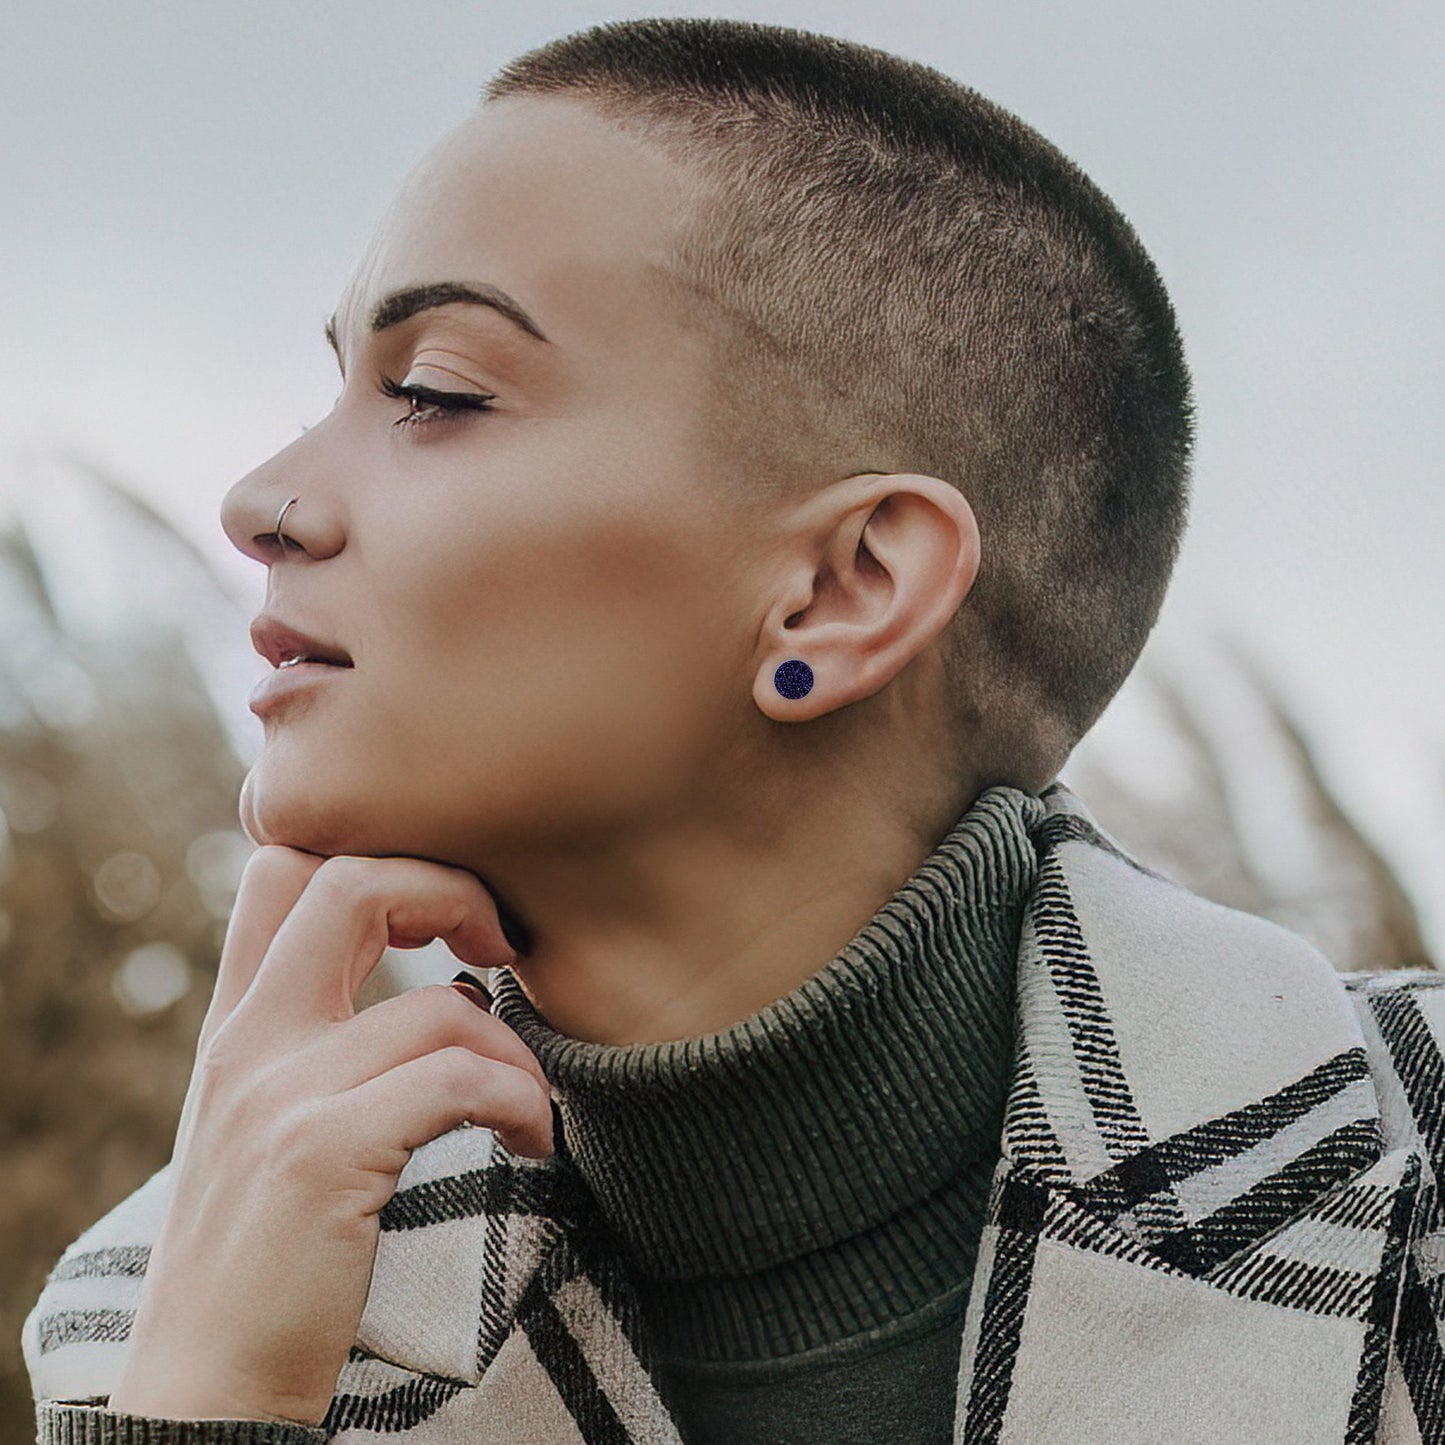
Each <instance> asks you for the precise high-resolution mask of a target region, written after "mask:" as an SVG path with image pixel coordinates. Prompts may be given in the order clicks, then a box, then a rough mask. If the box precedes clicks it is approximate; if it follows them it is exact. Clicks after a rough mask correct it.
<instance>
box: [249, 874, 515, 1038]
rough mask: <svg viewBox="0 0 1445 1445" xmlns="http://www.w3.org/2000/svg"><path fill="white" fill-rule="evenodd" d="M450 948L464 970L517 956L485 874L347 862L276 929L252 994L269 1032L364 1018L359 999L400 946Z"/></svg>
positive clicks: (317, 882) (252, 1006)
mask: <svg viewBox="0 0 1445 1445" xmlns="http://www.w3.org/2000/svg"><path fill="white" fill-rule="evenodd" d="M398 938H399V939H404V940H411V942H410V943H409V945H408V946H410V947H417V946H419V945H418V943H417V942H416V940H418V939H420V940H422V941H424V942H430V941H431V940H432V939H441V940H442V942H443V943H445V944H446V945H447V947H448V948H450V949H451V951H452V952H453V953H454V954H455V955H456V956H457V957H458V958H459V959H461V960H462V962H464V963H468V964H471V965H472V966H473V967H474V968H490V967H493V966H495V965H497V964H501V963H506V962H509V961H510V960H512V959H514V958H515V957H516V950H515V949H514V948H513V947H512V946H511V944H509V943H508V942H507V940H506V938H505V937H504V936H503V934H502V930H501V925H500V924H499V923H498V921H497V909H496V905H495V903H493V901H492V897H491V895H490V894H489V893H488V892H487V890H486V889H485V888H484V887H483V886H482V884H481V882H480V880H479V879H478V878H477V876H476V874H474V873H470V872H468V871H467V870H466V869H464V868H454V867H452V866H450V865H449V864H445V863H434V862H431V861H429V860H426V859H420V858H408V857H397V858H366V857H358V856H354V855H351V854H341V855H339V856H337V857H333V858H327V859H326V860H324V862H323V863H322V864H321V866H320V867H319V868H317V869H316V871H315V872H314V874H313V875H312V877H311V880H310V882H308V883H307V885H306V887H305V889H304V891H303V892H302V894H301V896H300V898H298V899H297V900H296V903H295V905H294V906H293V907H292V909H291V911H290V912H289V913H288V914H287V915H286V917H285V919H284V920H283V921H282V923H281V926H280V927H279V928H278V929H277V930H276V934H275V937H274V938H273V939H272V940H271V944H270V947H269V948H268V949H267V950H266V954H265V957H264V958H263V959H262V960H261V964H260V967H259V968H258V969H257V970H256V976H255V978H254V979H253V980H252V982H251V987H250V989H249V990H248V994H247V1006H248V1009H249V1011H250V1013H251V1014H252V1015H253V1016H254V1019H255V1020H256V1021H257V1022H259V1023H260V1024H261V1025H262V1026H263V1027H268V1028H278V1029H286V1030H288V1031H290V1030H291V1029H292V1028H293V1027H294V1026H295V1025H298V1024H299V1025H301V1026H303V1027H306V1028H310V1027H312V1026H314V1025H315V1024H316V1023H317V1022H320V1021H332V1022H340V1021H342V1020H344V1019H349V1018H352V1017H353V1016H354V1015H355V1008H354V1000H355V997H356V992H357V990H358V989H359V988H360V987H361V985H362V984H363V983H364V982H365V981H366V979H367V977H368V976H369V975H370V973H371V971H372V970H373V969H374V968H375V967H376V965H377V963H378V962H379V961H380V959H381V956H382V954H383V953H384V952H385V950H386V948H387V947H388V945H389V944H390V943H391V942H392V941H393V939H398Z"/></svg>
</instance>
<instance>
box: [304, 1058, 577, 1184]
mask: <svg viewBox="0 0 1445 1445" xmlns="http://www.w3.org/2000/svg"><path fill="white" fill-rule="evenodd" d="M333 1102H334V1103H335V1104H336V1105H337V1106H338V1109H340V1110H344V1112H342V1113H337V1114H333V1115H332V1118H333V1119H334V1120H335V1125H334V1128H335V1136H334V1137H336V1138H338V1139H342V1140H344V1139H347V1138H348V1137H350V1138H351V1139H352V1140H353V1141H356V1135H357V1131H358V1130H359V1129H360V1130H364V1131H365V1132H364V1137H363V1138H362V1139H361V1140H359V1141H356V1142H353V1144H352V1145H351V1147H349V1148H347V1151H346V1152H347V1155H348V1158H349V1161H350V1162H352V1163H353V1164H356V1165H360V1166H361V1167H363V1168H374V1169H378V1170H385V1171H387V1172H389V1173H393V1174H399V1173H400V1172H401V1170H402V1169H403V1167H404V1166H405V1164H406V1159H407V1157H408V1156H409V1155H410V1152H411V1150H413V1149H416V1148H418V1147H420V1146H421V1145H422V1144H425V1143H427V1142H429V1141H430V1140H432V1139H436V1138H438V1137H439V1136H440V1135H442V1134H446V1133H449V1132H450V1131H451V1130H453V1129H455V1128H457V1126H458V1125H460V1124H463V1123H467V1122H470V1123H472V1124H480V1125H481V1126H483V1127H484V1128H488V1129H491V1130H493V1131H494V1132H495V1133H496V1135H497V1137H498V1138H499V1139H501V1141H502V1143H503V1144H505V1145H506V1146H507V1148H508V1149H510V1150H512V1152H513V1153H515V1154H525V1155H527V1156H528V1157H529V1158H533V1159H545V1158H547V1157H549V1156H550V1155H551V1154H552V1153H553V1149H554V1145H553V1139H552V1127H553V1125H552V1101H551V1096H550V1094H549V1093H548V1091H547V1090H546V1089H544V1088H543V1087H541V1086H540V1085H539V1084H538V1083H537V1080H536V1079H535V1078H534V1077H533V1076H532V1074H531V1073H530V1072H529V1071H528V1070H526V1069H519V1068H516V1067H514V1066H513V1065H512V1064H507V1063H503V1062H502V1061H501V1060H500V1059H489V1058H483V1057H482V1056H481V1055H480V1054H474V1053H473V1052H472V1051H471V1050H470V1049H464V1048H445V1049H438V1050H437V1052H436V1053H433V1054H424V1055H422V1056H421V1057H420V1058H416V1059H408V1060H407V1062H406V1063H404V1064H398V1065H397V1066H396V1068H394V1069H388V1070H387V1071H386V1073H384V1074H378V1075H377V1076H376V1077H375V1078H374V1079H368V1080H367V1081H366V1082H365V1083H364V1084H358V1085H357V1086H356V1087H355V1088H354V1089H348V1090H347V1091H346V1092H345V1093H342V1094H337V1095H334V1096H333ZM367 1141H374V1142H371V1143H368V1142H367ZM343 1147H344V1146H343ZM368 1150H369V1151H370V1153H369V1154H368V1152H367V1151H368Z"/></svg>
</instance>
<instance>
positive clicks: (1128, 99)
mask: <svg viewBox="0 0 1445 1445" xmlns="http://www.w3.org/2000/svg"><path fill="white" fill-rule="evenodd" d="M650 13H660V14H714V15H725V16H729V17H735V18H743V19H760V20H768V21H773V22H775V23H783V24H793V25H799V26H802V27H804V28H808V29H817V30H824V31H827V32H830V33H833V34H836V35H840V36H844V37H847V38H852V39H856V40H860V41H864V42H867V43H869V44H874V45H878V46H881V47H883V48H885V49H889V50H892V51H895V52H897V53H899V54H902V55H906V56H909V57H911V58H914V59H918V60H922V61H925V62H927V63H928V64H931V65H934V66H936V67H938V68H939V69H941V70H943V71H945V72H947V73H948V74H950V75H952V76H954V77H955V78H957V79H959V80H961V81H963V82H965V83H966V84H968V85H971V86H973V87H975V88H976V89H979V90H981V91H982V92H983V93H984V94H985V95H988V96H989V97H991V98H992V99H994V100H997V101H999V102H1001V103H1002V104H1003V105H1005V106H1007V107H1009V108H1010V109H1012V110H1014V111H1015V112H1017V113H1018V114H1019V115H1020V116H1022V117H1023V118H1024V119H1025V120H1026V121H1028V122H1029V123H1030V124H1032V125H1033V126H1035V127H1036V128H1038V129H1039V130H1041V131H1042V132H1043V133H1044V134H1045V135H1046V136H1048V137H1049V138H1050V139H1051V140H1053V141H1054V142H1055V143H1056V144H1057V145H1059V146H1060V147H1061V148H1062V149H1063V150H1064V151H1065V152H1066V153H1067V154H1068V155H1070V156H1071V157H1072V158H1073V159H1074V160H1076V161H1077V162H1078V163H1079V164H1080V165H1082V166H1083V168H1084V169H1085V170H1086V171H1087V172H1088V173H1089V174H1090V175H1091V176H1092V177H1093V178H1094V179H1095V180H1096V181H1097V182H1098V183H1099V184H1100V185H1101V186H1102V187H1103V189H1104V190H1105V191H1106V192H1107V193H1108V194H1109V195H1110V196H1111V197H1112V198H1113V199H1114V201H1115V202H1116V203H1117V204H1118V205H1119V207H1120V209H1121V210H1122V211H1123V212H1124V214H1125V215H1126V216H1128V217H1129V219H1130V220H1131V221H1132V222H1133V224H1134V225H1135V227H1136V229H1137V230H1138V231H1139V233H1140V235H1141V236H1142V238H1143V240H1144V242H1145V245H1146V246H1147V247H1148V249H1149V250H1150V252H1151V254H1152V255H1153V256H1154V258H1155V260H1156V262H1157V264H1158V265H1159V268H1160V270H1161V272H1162V274H1163V276H1164V279H1165V282H1166V284H1167V285H1168V287H1169V289H1170V292H1171V295H1172V296H1173V299H1174V302H1175V306H1176V309H1177V311H1178V313H1179V316H1180V320H1181V325H1182V328H1183V332H1184V336H1185V343H1186V347H1187V350H1188V353H1189V357H1190V361H1191V364H1192V367H1193V371H1194V376H1195V383H1196V390H1197V398H1198V405H1199V418H1200V441H1199V450H1198V456H1197V466H1196V477H1195V502H1194V510H1193V514H1192V520H1191V524H1190V529H1189V533H1188V536H1187V538H1186V542H1185V549H1184V555H1183V558H1182V560H1181V563H1180V565H1179V569H1178V571H1177V573H1176V577H1175V581H1174V585H1173V589H1172V591H1171V593H1170V597H1169V600H1168V601H1167V602H1166V605H1165V610H1164V614H1163V616H1162V618H1161V621H1160V624H1159V628H1158V630H1157V631H1156V637H1155V640H1154V641H1151V644H1150V646H1151V648H1154V647H1156V646H1157V647H1158V648H1167V647H1173V648H1175V649H1176V651H1178V650H1180V649H1184V650H1186V651H1187V649H1188V647H1189V646H1190V645H1191V643H1190V640H1189V639H1190V638H1191V637H1192V636H1194V635H1195V634H1194V632H1193V630H1192V629H1195V628H1197V627H1198V626H1199V625H1201V624H1200V619H1209V620H1212V619H1219V620H1220V621H1221V622H1224V623H1226V624H1230V625H1233V626H1236V627H1237V628H1239V629H1241V630H1243V631H1244V632H1245V633H1246V634H1247V635H1248V636H1249V637H1250V639H1251V640H1252V641H1253V642H1254V644H1255V646H1256V648H1257V649H1258V650H1259V651H1260V652H1261V653H1262V655H1263V656H1265V657H1266V658H1267V659H1268V660H1269V662H1270V664H1271V666H1272V667H1273V669H1274V670H1275V672H1276V675H1277V676H1278V677H1279V679H1280V681H1281V683H1282V684H1283V685H1284V686H1286V687H1287V688H1288V689H1289V691H1290V693H1291V696H1292V697H1294V698H1295V699H1297V701H1298V705H1299V706H1300V708H1301V709H1302V710H1303V711H1304V713H1305V714H1306V718H1307V721H1308V724H1309V729H1310V735H1311V738H1312V740H1313V741H1314V743H1315V744H1316V746H1317V747H1318V748H1319V749H1320V751H1321V754H1322V756H1323V759H1324V761H1325V763H1326V765H1327V767H1328V769H1329V772H1330V775H1331V780H1332V782H1334V784H1335V785H1336V786H1337V787H1338V789H1339V790H1340V792H1341V793H1342V794H1343V795H1344V797H1345V799H1346V801H1347V803H1348V804H1350V805H1351V806H1352V807H1353V808H1354V809H1355V810H1356V811H1357V812H1359V813H1360V814H1361V815H1362V816H1363V817H1364V818H1365V820H1366V821H1367V823H1368V825H1369V826H1370V827H1371V828H1373V829H1374V831H1375V834H1376V837H1377V841H1379V842H1380V843H1382V845H1384V846H1385V848H1386V851H1387V854H1388V855H1389V856H1390V857H1391V858H1392V861H1395V862H1396V863H1397V864H1399V865H1400V866H1401V867H1402V868H1403V870H1404V871H1405V872H1406V874H1407V881H1409V882H1411V883H1412V884H1413V885H1414V890H1415V891H1416V893H1417V895H1418V894H1419V893H1420V892H1421V891H1422V890H1424V891H1433V893H1434V894H1445V879H1442V866H1441V865H1442V863H1445V824H1442V823H1441V821H1440V819H1441V816H1442V815H1445V743H1442V729H1441V727H1440V720H1441V718H1442V716H1445V668H1442V667H1441V664H1440V660H1439V659H1440V654H1441V652H1442V646H1441V644H1442V627H1441V621H1440V619H1441V616H1442V604H1445V500H1442V491H1441V487H1440V476H1439V471H1440V468H1439V463H1438V459H1439V458H1440V457H1441V455H1442V454H1445V445H1442V443H1445V407H1442V405H1441V396H1442V382H1445V364H1442V340H1441V338H1442V336H1445V279H1442V267H1441V264H1440V252H1441V232H1442V226H1441V221H1442V210H1445V185H1442V180H1445V167H1442V159H1445V139H1442V137H1445V102H1442V96H1445V83H1442V82H1445V73H1442V72H1445V63H1442V58H1441V57H1442V56H1445V6H1440V5H1428V4H1425V3H1412V4H1405V3H1393V4H1377V5H1372V6H1364V5H1360V4H1357V3H1344V0H1334V3H1331V0H1309V3H1285V0H1248V3H1211V4H1195V5H1183V4H1168V5H1165V4H1160V3H1157V0H1150V3H1143V0H1139V3H1113V4H1111V3H1104V0H1090V3H1076V4H1067V5H1066V4H1031V3H1009V4H1000V3H990V4H973V3H951V4H948V5H939V4H938V3H936V0H934V3H931V4H922V3H907V0H888V3H852V4H849V3H834V4H829V5H821V4H803V3H789V0H770V3H768V4H766V5H757V4H733V5H730V6H728V7H726V8H725V9H715V8H713V7H711V6H694V5H687V4H679V5H673V6H669V7H666V8H664V9H661V10H658V11H655V12H654V11H652V10H650V9H649V8H647V7H633V6H621V7H617V8H612V7H606V8H604V7H602V6H596V5H588V4H546V3H541V4H537V5H532V6H519V5H505V6H504V5H492V4H476V3H466V4H463V3H453V0H420V3H415V4H411V5H407V6H401V5H396V4H382V3H374V0H346V3H322V0H303V3H296V0H286V3H279V0H250V3H246V4H244V5H243V4H211V3H208V4H205V5H198V4H196V3H194V0H185V3H174V0H143V3H137V4H131V5H114V4H108V3H100V0H95V3H88V4H87V3H74V0H71V3H66V0H48V3H46V4H43V5H31V6H19V5H10V6H7V7H6V10H5V14H4V16H3V18H0V121H3V127H4V128H3V136H4V144H3V147H0V336H3V340H0V490H3V489H4V488H5V486H6V485H7V478H8V485H9V486H10V487H11V488H12V489H14V488H18V489H20V490H22V491H23V489H24V487H25V485H26V482H27V478H28V477H31V476H33V475H35V473H34V471H33V470H32V469H31V460H30V459H32V458H34V457H36V456H38V455H43V454H46V453H50V452H53V451H55V450H57V449H70V450H72V451H75V452H79V453H82V454H84V455H87V456H90V457H93V458H94V459H95V460H97V461H99V462H101V463H103V464H105V465H107V466H109V467H110V468H111V469H112V470H113V471H114V472H116V473H117V474H118V475H119V476H120V477H121V478H123V479H124V480H125V481H126V482H128V483H129V484H130V485H131V486H132V488H133V489H134V490H135V491H136V492H138V493H140V494H141V495H143V496H145V497H147V498H148V499H150V500H151V501H153V502H154V503H155V504H156V505H158V506H160V507H161V508H163V509H164V510H165V511H167V512H168V513H169V514H171V515H172V516H173V517H174V518H175V519H176V521H177V522H178V524H179V525H180V526H181V527H182V528H183V529H184V530H185V531H186V532H187V533H188V534H189V535H191V536H193V537H194V538H195V540H196V541H197V543H198V544H199V545H200V546H202V547H203V548H204V549H205V550H206V551H207V552H208V553H209V554H211V555H212V556H214V557H215V558H216V559H217V561H218V563H219V564H220V565H221V566H222V567H223V568H224V569H226V571H227V574H228V575H229V576H232V577H234V578H235V579H236V581H237V585H238V586H239V587H240V588H241V589H243V590H244V589H246V588H250V589H251V590H252V595H253V596H254V598H255V602H256V605H257V606H259V605H260V601H261V597H262V595H263V576H262V569H261V568H260V567H258V566H257V565H256V564H255V563H253V562H248V561H246V560H245V559H242V558H240V557H239V556H238V555H237V554H235V553H234V552H233V551H232V550H231V548H230V547H229V545H228V544H227V543H226V541H225V539H224V538H223V536H222V534H221V531H220V527H219V523H218V520H217V508H218V505H219V502H220V499H221V496H222V494H223V493H224V491H225V489H226V488H227V487H228V486H229V485H230V484H231V483H232V482H233V481H235V480H236V479H237V478H239V477H240V476H242V475H243V474H244V473H245V472H247V471H248V470H250V469H251V468H252V467H254V466H255V465H257V464H258V463H259V462H261V461H262V460H264V459H265V458H266V457H268V456H269V455H271V454H272V453H273V452H274V451H275V450H277V449H278V448H279V447H281V446H284V445H286V444H287V443H288V442H289V441H290V440H291V439H292V438H293V437H295V436H296V435H297V433H298V431H299V430H300V428H301V427H302V426H303V425H305V424H309V423H310V422H312V421H315V420H316V419H318V418H319V417H320V416H322V415H323V414H324V413H325V412H326V411H327V410H328V409H329V407H330V405H331V402H332V400H333V398H334V396H335V392H336V389H337V377H336V372H335V363H334V360H333V358H332V357H331V355H330V353H329V351H328V350H327V348H326V346H325V344H324V342H323V341H322V338H321V323H322V319H323V317H324V316H326V315H327V314H328V313H329V312H330V310H331V309H332V307H333V306H334V304H335V302H336V299H337V297H338V295H339V293H340V291H341V288H342V286H343V284H344V283H345V281H346V279H347V276H348V274H349V272H350V269H351V267H352V265H353V264H354V262H355V260H356V259H357V257H358V255H359V254H360V252H361V249H362V247H363V246H364V244H365V242H366V240H367V238H368V236H369V234H370V232H371V229H372V227H373V226H374V224H375V223H376V221H377V219H378V217H379V215H380V212H381V209H382V208H383V206H384V204H385V202H386V201H387V199H388V198H389V197H390V195H391V193H392V191H393V189H394V188H395V186H396V184H397V182H398V181H399V180H400V179H401V177H402V176H403V174H404V173H405V172H406V170H407V169H408V168H409V167H410V166H411V164H412V163H413V162H414V161H415V160H416V159H417V158H418V157H419V156H420V155H421V154H422V153H423V152H424V151H425V150H426V149H427V148H428V147H429V146H430V145H431V144H432V142H433V141H434V140H436V139H437V138H438V137H439V136H440V135H441V134H442V133H443V132H444V131H445V130H447V129H449V128H450V127H451V126H452V125H454V124H455V123H456V122H457V121H459V120H460V119H461V118H462V117H463V116H464V115H465V114H466V113H467V111H468V110H469V109H470V108H471V107H472V106H473V104H474V103H475V101H476V98H477V95H478V92H479V89H480V87H481V85H482V83H483V82H484V80H485V79H486V78H487V76H488V75H489V74H491V73H492V72H493V71H494V70H495V69H496V68H497V67H498V66H499V65H501V64H502V63H503V62H504V61H505V60H507V59H508V58H509V57H511V56H512V55H515V54H517V53H518V52H520V51H522V50H524V49H526V48H528V47H530V46H532V45H535V44H537V43H539V42H541V41H543V40H546V39H548V38H550V37H552V36H554V35H559V34H562V33H565V32H567V31H569V30H573V29H577V28H580V27H582V26H585V25H588V24H592V23H595V22H597V21H599V20H604V19H610V18H615V17H618V16H626V15H645V14H650ZM236 705H237V707H238V708H243V707H244V695H238V697H237V702H236ZM257 732H258V737H259V727H258V729H257ZM1066 776H1067V774H1066ZM1422 901H1425V902H1427V911H1430V912H1437V911H1439V910H1441V909H1442V905H1437V904H1436V903H1435V902H1434V900H1433V898H1432V899H1429V900H1422ZM1440 916H1442V917H1445V912H1441V913H1440ZM1436 932H1437V941H1445V933H1441V932H1440V925H1439V924H1438V923H1437V924H1436Z"/></svg>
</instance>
